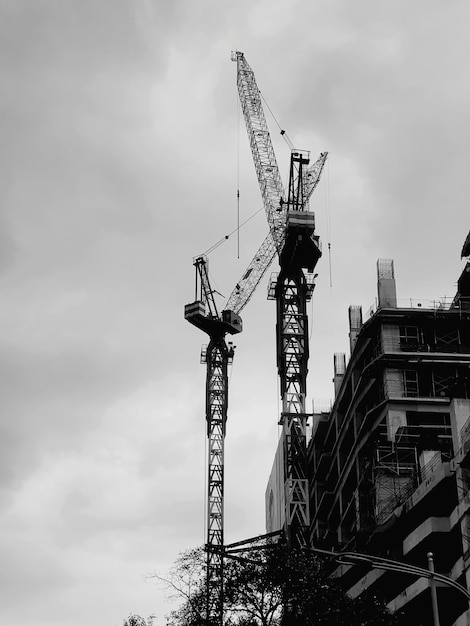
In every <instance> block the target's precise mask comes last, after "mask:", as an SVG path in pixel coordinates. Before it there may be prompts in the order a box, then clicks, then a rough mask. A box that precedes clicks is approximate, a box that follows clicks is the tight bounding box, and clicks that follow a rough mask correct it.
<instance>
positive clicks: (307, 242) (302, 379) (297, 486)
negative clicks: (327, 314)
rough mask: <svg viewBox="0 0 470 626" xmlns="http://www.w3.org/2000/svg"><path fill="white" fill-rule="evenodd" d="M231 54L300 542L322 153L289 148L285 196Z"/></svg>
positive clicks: (304, 521) (290, 507)
mask: <svg viewBox="0 0 470 626" xmlns="http://www.w3.org/2000/svg"><path fill="white" fill-rule="evenodd" d="M232 60H233V61H236V63H237V87H238V93H239V97H240V103H241V107H242V111H243V116H244V119H245V125H246V128H247V133H248V138H249V142H250V147H251V152H252V156H253V162H254V165H255V170H256V174H257V178H258V183H259V187H260V191H261V196H262V199H263V203H264V208H265V211H266V217H267V220H268V225H269V234H268V237H267V238H266V240H265V242H267V243H265V244H264V245H265V247H266V248H269V253H270V254H271V255H272V256H271V259H270V261H271V260H272V259H273V258H274V256H275V255H276V252H277V254H278V256H279V264H280V272H279V274H278V275H277V276H276V277H275V278H272V279H271V282H270V285H269V290H268V298H270V299H274V300H276V311H277V313H276V316H277V319H276V346H277V367H278V374H279V378H280V392H281V399H282V410H281V416H280V422H279V423H280V424H281V425H282V448H283V469H284V476H283V479H284V502H285V509H284V530H285V533H286V536H287V538H288V541H289V543H290V544H291V545H294V546H302V545H304V544H305V543H306V541H307V531H308V527H309V498H308V482H307V468H306V430H307V421H308V417H309V415H308V413H307V411H306V407H305V399H306V390H307V374H308V358H309V346H308V317H307V302H308V300H309V299H310V298H311V296H312V292H313V288H314V282H313V271H314V269H315V266H316V264H317V261H318V259H319V258H320V256H321V248H320V241H319V237H318V236H316V235H315V218H314V215H313V213H311V212H309V211H308V201H309V198H310V196H311V194H312V193H313V191H314V189H315V187H316V185H317V184H318V181H319V180H320V176H321V173H322V170H323V166H324V164H325V161H326V158H327V153H326V152H324V153H322V154H321V155H320V157H319V159H317V161H316V162H315V163H314V164H313V165H312V166H310V167H308V166H309V163H310V156H309V153H308V152H305V151H297V150H292V152H291V160H290V175H289V187H288V192H287V194H286V193H285V191H284V189H283V186H282V181H281V177H280V174H279V168H278V166H277V162H276V157H275V154H274V150H273V147H272V143H271V138H270V135H269V131H268V127H267V123H266V120H265V116H264V111H263V106H262V102H261V94H260V92H259V89H258V86H257V84H256V80H255V76H254V73H253V71H252V69H251V68H250V66H249V65H248V63H247V61H246V59H245V56H244V54H243V53H242V52H239V51H236V52H233V53H232ZM270 261H269V262H270ZM248 269H249V270H250V268H248ZM254 269H255V270H256V268H254ZM305 269H306V270H307V273H305V272H304V270H305ZM243 279H244V277H242V280H243ZM236 297H237V294H236V291H235V292H234V293H233V294H232V296H231V297H230V299H229V302H230V303H231V304H232V303H233V304H235V306H236Z"/></svg>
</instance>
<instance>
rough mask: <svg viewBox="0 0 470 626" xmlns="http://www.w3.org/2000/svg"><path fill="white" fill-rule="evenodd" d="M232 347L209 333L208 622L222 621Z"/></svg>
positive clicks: (217, 624)
mask: <svg viewBox="0 0 470 626" xmlns="http://www.w3.org/2000/svg"><path fill="white" fill-rule="evenodd" d="M231 356H233V350H232V349H231V350H229V349H228V348H227V344H226V343H225V339H224V338H223V337H215V338H214V337H211V340H210V343H209V345H208V348H207V357H206V358H207V385H206V390H207V396H206V420H207V437H208V493H207V546H206V549H207V577H206V585H207V587H206V602H207V604H206V619H207V625H208V626H221V625H222V621H223V592H224V589H223V573H224V571H223V570H224V563H223V546H224V440H225V424H226V421H227V394H228V377H227V366H228V360H229V358H231Z"/></svg>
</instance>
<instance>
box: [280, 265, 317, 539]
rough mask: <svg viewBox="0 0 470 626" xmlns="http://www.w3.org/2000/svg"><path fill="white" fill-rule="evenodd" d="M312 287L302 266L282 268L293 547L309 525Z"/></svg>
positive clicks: (283, 387)
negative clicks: (308, 402)
mask: <svg viewBox="0 0 470 626" xmlns="http://www.w3.org/2000/svg"><path fill="white" fill-rule="evenodd" d="M307 295H308V286H307V282H306V280H305V277H304V274H303V271H302V270H301V269H300V268H299V269H298V270H297V271H296V272H294V273H293V274H292V275H286V274H285V273H284V272H283V271H281V273H280V275H279V277H278V281H277V286H276V300H277V352H278V371H279V377H280V383H281V398H282V413H281V422H280V423H281V425H282V436H283V446H284V450H283V452H284V455H283V456H284V496H285V503H286V510H285V514H286V521H285V524H286V530H287V536H288V540H289V541H290V543H291V545H293V546H303V545H305V544H306V541H307V534H308V527H309V497H308V480H307V462H306V430H307V418H308V415H307V413H306V410H305V397H306V389H307V372H308V367H307V366H308V356H309V350H308V320H307V311H306V302H307Z"/></svg>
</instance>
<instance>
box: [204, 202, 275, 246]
mask: <svg viewBox="0 0 470 626" xmlns="http://www.w3.org/2000/svg"><path fill="white" fill-rule="evenodd" d="M263 210H264V207H261V208H260V209H258V210H257V211H255V212H254V213H253V214H252V215H250V217H248V218H247V219H246V220H245V221H244V222H242V223H241V224H240V225H239V226H237V227H236V228H235V229H234V230H232V232H231V233H229V234H228V235H224V236H223V237H221V238H220V239H219V240H218V241H217V242H216V243H215V244H214V245H213V246H211V247H210V248H208V249H207V250H206V251H205V252H203V254H202V256H207V255H208V254H210V253H211V252H213V251H214V250H215V249H216V248H218V247H219V246H220V245H222V244H223V243H224V241H226V240H227V239H228V238H229V237H231V236H232V235H233V234H234V233H237V232H238V231H239V230H240V229H241V228H242V227H243V226H245V224H248V222H249V221H250V220H252V219H253V218H254V217H255V216H256V215H258V213H259V212H260V211H263Z"/></svg>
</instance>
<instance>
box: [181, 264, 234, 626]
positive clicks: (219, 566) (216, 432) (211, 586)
mask: <svg viewBox="0 0 470 626" xmlns="http://www.w3.org/2000/svg"><path fill="white" fill-rule="evenodd" d="M194 266H195V267H196V294H195V300H194V302H192V303H190V304H187V305H186V306H185V309H184V316H185V319H186V320H187V321H188V322H190V323H191V324H193V325H194V326H196V327H197V328H199V329H200V330H202V331H204V332H205V333H206V334H207V335H208V336H209V344H208V346H207V347H206V348H204V347H203V350H202V353H201V363H204V364H206V423H207V439H208V452H207V510H206V515H207V517H206V554H207V560H206V623H207V624H208V626H221V625H222V617H223V569H224V563H223V547H224V441H225V432H226V423H227V406H228V374H227V372H228V366H229V365H230V364H231V363H232V361H233V355H234V347H233V344H232V342H228V343H227V342H226V341H225V337H226V335H227V334H232V335H233V334H237V333H240V332H241V331H242V321H241V318H240V316H238V315H237V314H235V313H233V312H232V311H228V310H224V311H222V315H219V313H218V311H217V306H216V303H215V300H214V292H213V290H212V288H211V286H210V281H209V272H208V261H207V258H206V257H202V256H201V257H197V258H196V259H195V260H194Z"/></svg>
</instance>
